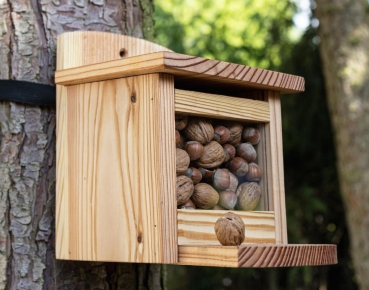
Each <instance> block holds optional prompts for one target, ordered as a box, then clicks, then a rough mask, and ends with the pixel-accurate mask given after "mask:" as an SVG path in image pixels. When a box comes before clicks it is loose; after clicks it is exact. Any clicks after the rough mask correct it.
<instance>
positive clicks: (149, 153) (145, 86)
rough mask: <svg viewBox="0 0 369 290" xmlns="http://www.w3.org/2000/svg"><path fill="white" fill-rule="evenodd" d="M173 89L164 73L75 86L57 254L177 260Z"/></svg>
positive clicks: (67, 134) (67, 133) (69, 112)
mask: <svg viewBox="0 0 369 290" xmlns="http://www.w3.org/2000/svg"><path fill="white" fill-rule="evenodd" d="M173 88H174V86H173V78H172V77H171V76H161V75H157V74H156V75H145V76H139V77H131V78H126V79H119V80H111V81H106V82H99V83H89V84H84V85H76V86H70V87H68V97H67V102H66V104H64V106H60V110H59V112H61V113H62V114H61V116H68V118H67V126H66V129H62V127H61V128H60V130H64V131H59V132H60V135H59V136H58V138H64V139H63V141H61V143H59V144H60V145H59V147H58V148H57V149H58V152H63V153H59V154H60V156H62V158H61V159H63V160H58V161H59V164H60V165H59V168H60V170H59V172H60V174H63V173H64V174H65V173H66V172H67V178H64V179H61V178H62V177H63V176H61V178H59V176H57V180H59V182H60V184H59V191H58V193H57V194H58V195H60V196H63V202H58V203H57V207H60V209H59V210H58V212H59V213H60V212H61V211H62V210H63V215H60V216H59V219H58V220H57V225H58V232H61V233H64V232H67V233H68V234H67V235H61V236H58V237H57V249H62V250H60V251H58V252H57V258H60V259H72V260H89V261H119V262H145V263H175V262H176V261H177V256H178V255H177V236H176V235H177V227H176V223H175V220H176V199H175V194H174V193H175V168H174V165H175V160H174V159H175V154H174V148H175V144H174V142H175V141H174V139H175V138H174V131H175V130H174V97H173V95H174V89H173ZM132 96H134V98H133V99H135V102H132ZM63 110H65V111H66V112H63ZM59 122H60V120H59ZM65 139H66V140H65ZM62 143H63V145H64V146H65V145H66V144H67V150H65V149H64V148H62V147H60V146H61V145H62ZM64 160H65V162H63V161H64ZM60 161H62V162H60ZM63 166H64V168H63ZM66 168H67V169H66ZM63 180H65V181H63ZM65 183H66V186H65V187H64V184H65ZM66 189H68V191H66ZM66 202H67V203H68V208H67V209H66V207H65V206H64V204H65V203H66ZM65 247H68V256H65V255H66V250H65Z"/></svg>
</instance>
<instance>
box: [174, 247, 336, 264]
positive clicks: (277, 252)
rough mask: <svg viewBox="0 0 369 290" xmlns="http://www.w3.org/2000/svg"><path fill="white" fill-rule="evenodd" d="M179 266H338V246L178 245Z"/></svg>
mask: <svg viewBox="0 0 369 290" xmlns="http://www.w3.org/2000/svg"><path fill="white" fill-rule="evenodd" d="M178 263H179V264H183V265H199V266H217V267H234V268H236V267H238V268H241V267H242V268H267V267H295V266H320V265H332V264H337V246H336V245H241V246H239V247H234V246H231V247H226V246H179V261H178Z"/></svg>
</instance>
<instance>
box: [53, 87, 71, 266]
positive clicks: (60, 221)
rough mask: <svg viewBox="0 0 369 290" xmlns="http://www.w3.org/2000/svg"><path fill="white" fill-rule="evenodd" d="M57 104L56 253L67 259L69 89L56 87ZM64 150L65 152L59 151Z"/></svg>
mask: <svg viewBox="0 0 369 290" xmlns="http://www.w3.org/2000/svg"><path fill="white" fill-rule="evenodd" d="M56 90H57V96H58V97H57V99H56V100H57V102H56V116H57V127H56V135H57V136H58V138H57V139H56V148H57V150H56V176H57V178H56V193H57V194H56V207H55V211H56V212H55V220H56V221H55V225H56V226H55V227H56V228H55V252H56V256H57V257H61V258H63V259H67V258H68V256H69V254H68V251H69V247H68V243H67V242H65V241H69V231H68V230H67V229H68V224H69V215H68V212H69V209H68V207H69V195H68V194H64V193H67V192H69V188H68V185H69V181H68V158H67V156H68V138H67V136H68V131H67V130H68V114H67V110H66V109H65V108H66V107H67V102H68V98H67V87H65V86H59V85H58V86H56ZM59 148H63V150H58V149H59Z"/></svg>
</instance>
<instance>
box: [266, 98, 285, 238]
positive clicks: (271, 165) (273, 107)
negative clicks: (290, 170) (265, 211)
mask: <svg viewBox="0 0 369 290" xmlns="http://www.w3.org/2000/svg"><path fill="white" fill-rule="evenodd" d="M265 100H266V101H268V102H269V106H270V123H268V124H265V144H266V162H267V179H268V192H269V210H273V211H274V214H275V227H276V243H277V244H287V243H288V240H287V219H286V201H285V191H284V171H283V146H282V118H281V100H280V95H279V93H278V92H272V91H269V92H265Z"/></svg>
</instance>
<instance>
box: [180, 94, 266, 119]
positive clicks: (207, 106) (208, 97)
mask: <svg viewBox="0 0 369 290" xmlns="http://www.w3.org/2000/svg"><path fill="white" fill-rule="evenodd" d="M175 111H176V112H179V113H186V114H188V115H196V116H203V117H208V118H217V119H224V120H239V121H251V122H269V118H270V116H269V104H268V103H267V102H264V101H254V100H249V99H245V98H234V97H229V96H222V95H215V94H206V93H199V92H194V91H185V90H178V89H176V90H175Z"/></svg>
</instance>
